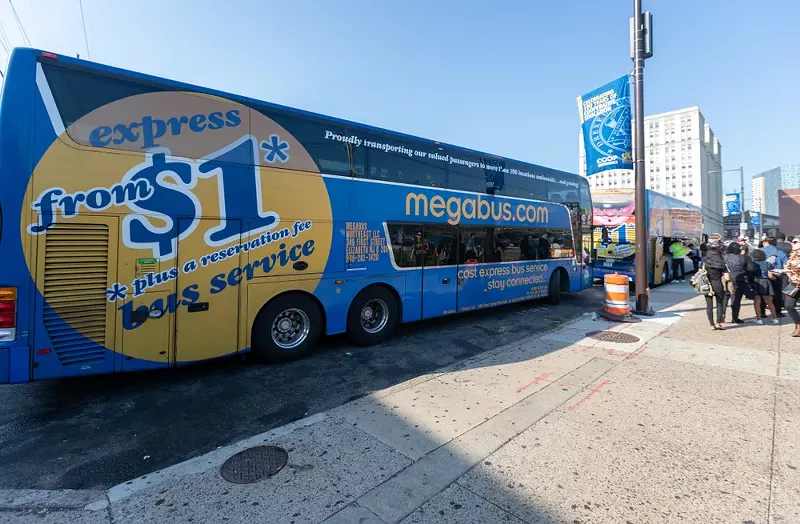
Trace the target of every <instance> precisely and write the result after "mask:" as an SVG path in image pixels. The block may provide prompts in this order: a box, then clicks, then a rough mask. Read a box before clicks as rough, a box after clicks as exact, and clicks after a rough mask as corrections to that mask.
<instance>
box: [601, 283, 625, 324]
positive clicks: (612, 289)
mask: <svg viewBox="0 0 800 524" xmlns="http://www.w3.org/2000/svg"><path fill="white" fill-rule="evenodd" d="M603 286H604V287H605V292H606V299H605V301H604V302H603V311H604V312H605V313H608V314H610V315H614V316H618V317H628V316H630V314H631V305H630V302H628V296H629V295H630V278H628V276H627V275H619V274H617V273H614V274H613V275H605V276H604V277H603Z"/></svg>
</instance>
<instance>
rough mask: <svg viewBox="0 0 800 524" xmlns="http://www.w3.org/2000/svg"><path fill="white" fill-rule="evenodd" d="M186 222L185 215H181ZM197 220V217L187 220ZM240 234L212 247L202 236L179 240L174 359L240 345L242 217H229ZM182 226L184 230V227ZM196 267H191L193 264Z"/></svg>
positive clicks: (208, 222)
mask: <svg viewBox="0 0 800 524" xmlns="http://www.w3.org/2000/svg"><path fill="white" fill-rule="evenodd" d="M180 220H184V219H180ZM185 220H192V219H185ZM224 222H225V228H226V230H227V231H229V232H230V231H233V232H234V235H235V238H231V239H230V240H229V242H227V243H225V244H224V245H220V246H217V247H214V248H210V247H209V246H208V245H207V244H206V243H205V242H204V241H203V236H202V235H191V236H189V237H187V238H186V239H184V240H181V241H180V242H178V265H177V267H178V270H179V275H178V286H177V297H176V300H177V301H178V302H179V304H180V306H179V307H178V308H177V312H176V319H175V320H176V333H175V337H176V343H175V362H176V363H180V362H189V361H194V360H203V359H206V358H213V357H219V356H223V355H229V354H231V353H235V352H236V351H237V350H238V348H239V343H238V342H239V341H238V333H239V290H240V289H242V286H239V285H238V284H239V282H241V278H242V273H241V269H240V257H241V254H240V253H238V252H237V251H238V250H235V246H237V245H238V244H239V243H240V242H241V221H240V220H230V219H228V220H226V221H224ZM218 224H219V219H206V218H203V219H200V224H199V225H198V226H197V229H198V230H200V231H204V230H208V229H209V228H210V227H214V225H218ZM180 230H183V229H180ZM192 266H193V267H195V268H196V269H193V270H191V271H187V270H188V269H191V267H192Z"/></svg>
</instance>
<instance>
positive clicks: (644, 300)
mask: <svg viewBox="0 0 800 524" xmlns="http://www.w3.org/2000/svg"><path fill="white" fill-rule="evenodd" d="M633 30H634V57H633V79H634V83H633V86H634V96H635V98H634V125H635V126H636V129H635V131H634V133H633V135H634V138H635V140H634V145H635V147H634V148H633V149H634V151H633V152H634V157H635V158H634V175H635V178H636V184H635V187H636V198H635V205H636V215H635V217H636V252H635V258H634V266H635V268H636V273H635V278H636V282H635V288H634V289H635V291H634V293H635V294H636V310H635V312H636V313H639V314H648V313H649V310H650V306H649V303H648V302H649V300H648V299H649V297H648V296H647V286H648V283H649V278H648V276H647V259H648V257H647V248H648V245H647V244H648V241H647V240H648V237H649V234H648V231H647V215H646V211H647V202H646V194H645V176H644V147H645V146H644V89H643V80H644V78H643V77H644V31H643V23H642V0H633Z"/></svg>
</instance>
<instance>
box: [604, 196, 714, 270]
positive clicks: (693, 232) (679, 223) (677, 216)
mask: <svg viewBox="0 0 800 524" xmlns="http://www.w3.org/2000/svg"><path fill="white" fill-rule="evenodd" d="M592 197H593V199H594V202H593V203H594V213H593V219H594V241H593V242H594V246H595V255H594V258H595V260H596V262H595V264H594V276H595V278H603V276H604V275H607V274H612V273H619V274H621V275H627V276H629V277H630V279H631V282H634V281H635V279H636V267H635V263H634V262H635V258H636V213H639V212H644V214H645V216H646V218H647V231H648V241H647V257H646V258H647V261H648V267H647V274H648V279H649V282H648V284H649V285H654V286H655V285H660V284H666V283H668V282H670V281H672V279H673V278H674V277H675V275H673V274H672V269H673V268H672V257H671V256H670V252H669V246H670V245H672V243H673V242H674V241H676V240H680V241H683V242H684V244H686V245H687V246H688V245H693V246H694V247H696V248H699V247H700V242H701V241H702V240H701V239H702V237H703V210H702V209H701V208H699V207H697V206H695V205H692V204H689V203H687V202H684V201H683V200H678V199H677V198H674V197H671V196H669V195H664V194H661V193H658V192H656V191H652V190H650V189H647V190H645V204H646V208H645V209H644V210H641V211H640V210H637V209H636V199H635V192H634V190H633V189H608V190H601V191H595V192H594V194H593V195H592ZM683 264H684V271H685V272H686V273H688V272H690V271H693V270H694V264H693V262H692V260H691V259H690V258H688V257H687V258H684V260H683Z"/></svg>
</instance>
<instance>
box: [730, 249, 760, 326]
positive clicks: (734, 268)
mask: <svg viewBox="0 0 800 524" xmlns="http://www.w3.org/2000/svg"><path fill="white" fill-rule="evenodd" d="M741 253H742V246H741V245H739V244H738V243H736V242H731V243H730V244H728V249H727V253H726V254H725V265H726V266H727V267H728V272H729V273H730V275H731V280H732V281H733V287H734V292H733V303H732V304H731V312H732V314H733V322H735V323H737V324H744V320H741V319H740V318H739V311H740V310H741V308H742V297H743V296H745V295H749V294H750V293H749V291H750V278H751V275H752V274H753V272H754V271H755V264H753V260H752V259H751V258H750V257H749V256H747V255H743V254H741ZM748 298H752V297H748Z"/></svg>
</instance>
